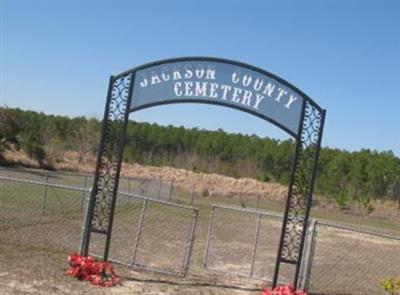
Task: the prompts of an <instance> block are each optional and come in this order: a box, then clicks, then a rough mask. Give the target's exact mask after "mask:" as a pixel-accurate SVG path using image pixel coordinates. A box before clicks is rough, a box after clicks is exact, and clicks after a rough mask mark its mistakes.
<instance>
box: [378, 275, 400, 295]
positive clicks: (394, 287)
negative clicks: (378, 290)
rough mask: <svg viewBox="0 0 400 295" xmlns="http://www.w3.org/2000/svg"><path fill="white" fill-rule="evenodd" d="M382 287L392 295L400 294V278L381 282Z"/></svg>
mask: <svg viewBox="0 0 400 295" xmlns="http://www.w3.org/2000/svg"><path fill="white" fill-rule="evenodd" d="M380 284H381V286H382V288H383V289H385V291H386V292H387V293H388V294H390V295H398V294H400V276H398V277H397V278H387V279H384V280H383V281H381V283H380Z"/></svg>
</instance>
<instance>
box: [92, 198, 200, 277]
mask: <svg viewBox="0 0 400 295" xmlns="http://www.w3.org/2000/svg"><path fill="white" fill-rule="evenodd" d="M197 217H198V209H197V208H193V207H190V206H184V205H179V204H175V203H171V202H166V201H162V200H157V199H151V198H147V197H144V196H140V195H136V194H129V193H119V194H118V199H117V204H116V208H115V216H114V229H113V235H112V237H111V243H110V245H111V247H110V256H109V260H110V261H114V262H118V263H121V264H123V265H127V266H132V267H134V268H136V269H143V270H148V271H153V272H158V273H163V274H168V275H173V276H179V277H184V276H185V275H186V273H187V270H188V265H189V260H190V256H191V252H192V248H193V242H194V232H195V228H196V222H197ZM93 243H94V244H93V246H92V248H93V249H94V250H93V252H91V254H93V255H94V256H96V257H99V256H101V250H100V249H101V245H100V244H96V241H95V240H94V242H93ZM96 250H97V251H96Z"/></svg>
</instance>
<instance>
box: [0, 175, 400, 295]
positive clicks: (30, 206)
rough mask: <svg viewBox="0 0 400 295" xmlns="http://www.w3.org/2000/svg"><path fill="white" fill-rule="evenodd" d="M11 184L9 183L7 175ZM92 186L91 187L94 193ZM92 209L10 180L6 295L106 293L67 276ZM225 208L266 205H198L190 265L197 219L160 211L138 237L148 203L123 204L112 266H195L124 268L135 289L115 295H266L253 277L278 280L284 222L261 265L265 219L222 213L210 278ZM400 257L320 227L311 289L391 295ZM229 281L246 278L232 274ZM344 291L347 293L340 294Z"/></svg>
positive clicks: (65, 195)
mask: <svg viewBox="0 0 400 295" xmlns="http://www.w3.org/2000/svg"><path fill="white" fill-rule="evenodd" d="M0 172H1V171H0ZM1 175H5V174H4V171H2V172H1V173H0V176H1ZM7 176H9V177H22V178H24V179H32V180H43V176H42V175H41V173H37V172H36V171H32V172H29V173H18V172H8V174H7ZM48 182H49V183H58V184H64V185H70V186H77V187H84V181H82V178H81V177H76V176H73V175H61V174H60V175H56V174H51V176H49V178H48ZM89 186H90V180H89V178H88V179H86V187H89ZM124 188H125V189H126V190H128V189H130V190H131V191H134V190H138V189H139V188H140V187H139V184H137V183H135V182H132V181H131V182H130V183H129V182H125V184H124V182H123V181H122V182H121V190H122V189H124ZM154 190H155V191H156V190H157V189H154ZM190 193H191V192H185V191H179V190H174V191H173V195H172V199H171V201H172V202H174V203H178V204H188V203H190V202H191V196H190ZM84 200H85V192H84V191H73V190H69V189H61V188H50V187H48V188H47V190H46V188H45V187H43V186H39V185H35V184H27V183H25V184H23V183H18V182H10V181H0V212H1V223H0V233H1V236H0V255H1V259H0V267H1V269H2V271H1V272H0V277H2V280H1V281H2V283H1V284H2V285H0V286H1V287H3V288H2V290H4V292H5V293H6V294H7V293H10V294H11V293H12V294H15V293H21V294H23V293H29V292H30V293H44V294H46V293H47V294H54V293H59V294H70V293H68V292H69V290H76V293H77V294H78V293H79V294H80V293H85V294H91V293H92V292H94V293H93V294H98V293H99V292H100V293H101V291H100V290H99V289H97V288H95V289H92V288H91V287H89V286H87V284H80V283H78V282H75V281H74V280H72V279H70V278H68V277H67V276H66V275H65V270H66V269H67V263H66V256H67V255H68V254H69V253H70V252H73V251H76V250H77V249H78V246H79V239H80V234H81V227H82V224H83V218H84V204H85V202H84ZM215 203H219V204H225V205H236V206H240V207H241V208H243V206H244V207H250V206H256V205H257V202H256V200H248V201H247V202H244V203H243V200H238V199H237V198H229V197H216V196H213V197H196V198H195V199H194V203H193V207H195V208H197V209H198V213H199V215H198V219H197V225H196V230H195V234H194V244H193V249H192V252H191V256H190V257H188V251H189V250H190V240H191V239H190V231H191V228H192V225H193V218H194V211H193V210H190V209H182V208H178V207H175V206H166V205H163V204H162V203H157V202H150V203H149V204H148V208H147V209H146V210H147V211H146V214H145V218H144V219H143V220H144V221H143V224H142V230H141V236H140V237H139V238H138V227H139V223H140V222H139V221H140V216H141V214H142V212H143V205H144V201H143V199H137V198H136V199H135V198H129V197H126V196H125V197H124V196H120V197H119V198H118V203H117V209H116V215H115V221H114V231H113V236H112V244H111V252H110V255H111V258H114V259H117V260H119V261H122V262H124V263H126V264H130V263H132V260H133V258H135V259H134V262H135V265H136V266H146V267H150V268H154V269H158V270H162V271H167V272H173V273H179V272H180V271H181V270H182V268H184V266H185V259H188V258H190V259H189V261H188V263H189V268H188V276H187V277H186V278H185V279H181V278H176V277H173V276H168V275H167V276H165V275H162V274H157V273H154V272H147V271H144V272H143V271H140V272H138V271H137V269H136V270H134V269H132V268H130V267H125V266H123V265H118V267H117V269H118V270H119V272H120V273H121V274H122V275H123V277H124V278H125V280H124V282H125V283H124V286H122V287H118V288H115V289H114V291H112V292H113V293H114V292H115V293H116V294H118V293H119V292H120V293H119V294H124V293H127V292H128V290H129V292H131V291H135V292H145V293H146V294H186V293H185V292H188V293H189V292H190V293H193V294H249V292H251V291H252V290H253V292H254V294H258V292H257V291H255V290H257V289H259V288H260V286H261V284H262V282H263V281H262V280H257V279H249V278H245V276H248V274H249V273H250V272H252V275H253V277H254V278H260V277H261V278H263V279H264V280H265V279H266V278H271V275H272V271H273V266H274V262H275V255H276V250H277V244H278V239H279V232H280V219H279V218H276V217H274V218H272V217H270V218H269V217H268V218H267V217H265V218H264V217H263V219H261V222H260V229H259V230H260V236H259V240H258V244H257V247H256V250H255V252H254V253H255V256H254V257H252V255H251V253H252V251H253V249H252V247H253V245H254V230H255V228H256V224H257V219H256V216H255V215H254V214H249V213H246V212H244V213H243V212H241V211H235V210H233V211H229V210H222V209H217V211H216V215H215V224H214V228H213V233H212V234H213V238H212V240H211V246H210V251H209V256H208V260H207V261H208V263H207V267H206V269H204V268H203V262H204V254H205V246H206V241H207V233H208V225H209V220H210V210H211V206H212V204H215ZM258 207H259V209H260V210H263V211H264V210H265V209H268V210H270V211H276V212H282V211H283V204H279V203H276V202H269V201H266V200H261V201H259V202H258ZM218 210H219V211H218ZM313 214H314V215H313V216H314V217H318V218H321V217H324V219H328V218H329V219H330V220H334V221H339V220H340V221H343V220H345V221H346V222H348V223H354V224H358V223H359V222H360V218H359V217H354V216H348V215H345V214H336V213H324V212H319V211H315V212H313ZM363 223H364V224H366V225H375V226H376V225H378V226H380V227H381V228H383V229H384V230H385V231H388V230H390V231H393V232H396V231H397V230H399V225H396V224H394V223H391V222H390V221H385V220H365V222H363ZM101 242H102V237H95V236H94V237H93V242H92V252H93V253H98V254H100V253H101V251H102V247H101ZM135 244H137V247H136V248H135ZM135 249H136V252H135ZM399 249H400V242H399V241H397V240H390V239H386V238H383V237H377V236H374V235H370V234H365V233H358V232H353V231H349V230H345V229H340V228H334V227H330V226H328V225H323V224H321V225H319V226H317V238H316V246H315V256H314V260H313V268H312V271H311V281H310V288H311V289H310V290H311V291H314V292H315V294H365V293H363V292H375V293H373V294H381V293H380V291H381V290H380V288H379V286H378V281H379V279H381V278H383V277H385V276H389V275H395V274H396V272H397V273H398V272H400V267H399V268H398V265H400V261H399V259H400V253H399V251H400V250H399ZM252 259H254V268H253V269H251V260H252ZM226 272H228V273H229V272H230V273H234V274H236V275H227V274H226ZM237 274H241V275H242V277H240V276H238V275H237ZM291 275H292V270H291V269H284V270H283V278H285V277H286V278H287V279H289V278H291ZM338 284H339V285H340V284H341V286H338ZM340 288H341V289H342V293H340V292H338V290H340ZM152 292H153V293H152ZM160 292H161V293H160ZM162 292H164V293H162ZM335 292H336V293H335ZM107 294H108V293H107Z"/></svg>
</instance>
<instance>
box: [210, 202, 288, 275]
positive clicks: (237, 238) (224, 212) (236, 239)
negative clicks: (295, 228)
mask: <svg viewBox="0 0 400 295" xmlns="http://www.w3.org/2000/svg"><path fill="white" fill-rule="evenodd" d="M281 225H282V216H281V215H278V214H275V213H272V212H265V211H257V210H252V209H243V208H238V207H232V206H223V205H213V206H212V210H211V215H210V222H209V229H208V236H207V243H206V250H205V255H204V267H205V268H207V269H210V270H212V271H216V272H220V273H226V274H230V275H237V276H243V277H247V278H256V279H262V280H270V279H271V278H272V277H273V272H274V266H275V261H276V253H277V251H278V246H279V236H280V231H281ZM288 281H290V279H289V278H287V281H286V282H288Z"/></svg>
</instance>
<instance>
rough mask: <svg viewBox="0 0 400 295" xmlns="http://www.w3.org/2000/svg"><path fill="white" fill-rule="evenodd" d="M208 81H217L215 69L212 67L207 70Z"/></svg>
mask: <svg viewBox="0 0 400 295" xmlns="http://www.w3.org/2000/svg"><path fill="white" fill-rule="evenodd" d="M206 79H208V80H215V79H216V78H215V69H213V68H212V67H211V66H210V67H209V68H208V69H207V72H206Z"/></svg>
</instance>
